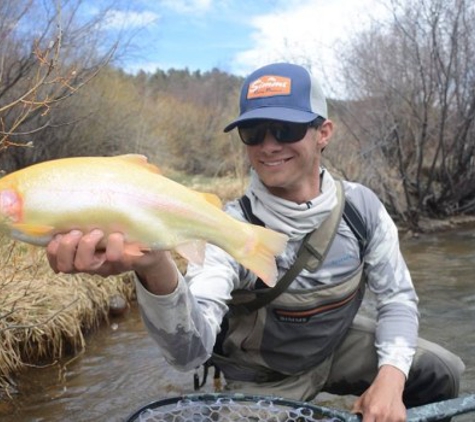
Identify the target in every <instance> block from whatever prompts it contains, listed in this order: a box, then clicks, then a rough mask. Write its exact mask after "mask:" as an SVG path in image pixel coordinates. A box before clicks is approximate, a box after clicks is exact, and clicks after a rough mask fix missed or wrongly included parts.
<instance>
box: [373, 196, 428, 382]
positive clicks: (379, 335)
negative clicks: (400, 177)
mask: <svg viewBox="0 0 475 422" xmlns="http://www.w3.org/2000/svg"><path fill="white" fill-rule="evenodd" d="M367 193H368V197H369V198H366V199H365V207H367V208H369V209H370V210H368V213H367V214H366V215H367V216H369V220H368V222H367V223H368V226H369V233H370V241H369V244H368V248H367V250H366V253H365V275H366V278H367V282H368V287H369V289H370V291H372V292H373V293H374V295H375V297H376V310H377V327H376V344H375V345H376V349H377V353H378V360H379V366H382V365H386V364H389V365H392V366H395V367H396V368H398V369H400V370H401V371H402V372H403V373H404V374H405V375H406V377H407V375H408V373H409V369H410V367H411V364H412V360H413V357H414V354H415V351H416V347H417V338H418V329H419V313H418V309H417V304H418V297H417V294H416V291H415V289H414V285H413V283H412V279H411V275H410V273H409V270H408V268H407V265H406V263H405V260H404V258H403V256H402V253H401V250H400V244H399V236H398V230H397V227H396V225H395V224H394V222H393V220H392V219H391V217H390V216H389V214H388V213H387V211H386V209H385V208H384V206H383V204H382V203H381V202H380V201H379V199H378V198H377V197H376V195H375V194H374V193H372V192H371V191H369V190H367Z"/></svg>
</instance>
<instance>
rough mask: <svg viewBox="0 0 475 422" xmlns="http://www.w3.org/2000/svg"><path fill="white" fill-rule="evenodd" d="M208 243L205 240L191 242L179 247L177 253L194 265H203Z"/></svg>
mask: <svg viewBox="0 0 475 422" xmlns="http://www.w3.org/2000/svg"><path fill="white" fill-rule="evenodd" d="M205 248H206V242H205V241H204V240H193V241H191V242H187V243H183V244H181V245H178V246H177V247H176V248H175V250H176V252H177V253H178V254H179V255H180V256H182V257H183V258H185V259H186V260H187V261H190V262H192V263H193V264H198V265H203V262H204V259H205Z"/></svg>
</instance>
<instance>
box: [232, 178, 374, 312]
mask: <svg viewBox="0 0 475 422" xmlns="http://www.w3.org/2000/svg"><path fill="white" fill-rule="evenodd" d="M336 188H337V205H336V207H335V208H334V209H333V210H332V212H331V213H330V215H329V216H328V218H327V219H326V220H325V221H324V222H323V223H322V224H321V225H320V227H319V228H318V229H316V230H314V231H312V232H310V233H309V234H307V235H306V237H305V239H304V241H303V243H302V246H301V247H300V249H299V251H298V253H297V259H296V260H295V262H294V264H293V265H292V267H290V268H289V270H288V271H287V272H286V273H285V274H284V275H283V276H282V278H281V279H280V280H279V281H278V282H277V284H276V285H275V287H273V288H271V289H265V290H263V291H262V292H260V291H259V290H260V289H257V290H255V293H256V295H257V296H256V298H255V299H253V300H251V301H250V302H247V303H243V304H239V305H230V310H231V313H232V314H233V315H240V314H241V315H242V314H249V313H251V312H254V311H256V310H258V309H259V308H262V307H263V306H265V305H267V304H268V303H270V302H272V301H273V300H274V299H275V298H277V297H278V296H279V295H280V294H282V293H283V292H284V291H285V290H286V289H287V288H288V287H289V285H290V284H291V283H292V281H293V280H294V279H295V277H297V275H298V274H299V273H300V271H302V269H304V268H305V269H307V270H309V271H311V272H315V271H316V270H317V269H318V267H320V265H321V264H322V262H323V261H324V259H325V257H326V255H327V252H328V249H329V248H330V245H331V244H332V242H333V239H334V237H335V235H336V232H337V228H338V225H339V223H340V220H341V217H342V214H343V210H345V213H344V214H343V216H344V218H345V221H346V222H347V223H348V225H349V226H350V228H351V230H352V231H353V232H354V233H355V235H356V237H357V238H358V242H359V243H360V248H362V247H363V248H364V246H365V242H366V239H365V237H366V236H365V232H366V230H365V227H364V224H363V223H362V221H361V216H360V215H359V212H358V211H357V210H356V209H355V208H354V206H353V205H352V204H351V203H350V202H348V201H345V195H344V192H343V186H342V183H341V182H337V183H336ZM240 205H241V208H242V209H243V212H244V214H245V216H246V218H247V219H248V220H249V221H250V222H251V223H254V224H256V223H257V224H259V223H260V225H263V223H262V222H261V221H260V220H259V219H257V217H256V216H254V215H253V214H252V211H251V206H250V200H249V198H248V197H247V196H243V197H242V198H241V199H240ZM345 214H346V215H345ZM349 221H350V222H349ZM260 284H261V285H262V281H261V282H260Z"/></svg>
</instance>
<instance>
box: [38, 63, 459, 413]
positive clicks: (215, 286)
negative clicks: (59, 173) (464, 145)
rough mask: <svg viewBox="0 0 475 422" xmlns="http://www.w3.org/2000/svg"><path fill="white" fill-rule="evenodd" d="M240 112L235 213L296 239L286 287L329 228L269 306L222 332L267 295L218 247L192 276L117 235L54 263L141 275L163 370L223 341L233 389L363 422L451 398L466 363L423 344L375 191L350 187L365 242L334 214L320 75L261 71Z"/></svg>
mask: <svg viewBox="0 0 475 422" xmlns="http://www.w3.org/2000/svg"><path fill="white" fill-rule="evenodd" d="M240 107H241V113H240V116H239V117H238V118H237V119H236V120H235V121H234V122H232V123H231V124H229V125H228V126H227V127H226V128H225V131H226V132H227V131H230V130H232V129H234V128H237V130H238V131H239V135H240V137H241V139H242V141H243V142H244V143H245V144H246V145H247V153H248V156H249V160H250V163H251V166H252V174H251V183H250V186H249V188H248V190H247V192H246V196H247V198H248V203H247V206H245V205H241V203H240V202H239V201H233V202H231V203H229V204H227V207H226V210H227V212H228V213H230V214H231V215H233V216H234V217H236V218H238V219H248V220H251V221H256V222H262V223H263V224H265V225H266V226H267V227H269V228H271V229H274V230H277V231H280V232H283V233H285V234H287V235H288V236H289V239H290V240H289V242H288V246H287V249H286V251H285V252H284V253H283V254H282V255H281V256H278V257H277V258H276V260H277V265H278V270H279V277H283V276H284V275H285V274H286V273H287V270H289V269H290V268H291V267H292V264H293V263H294V262H295V261H296V258H297V255H298V250H299V248H300V246H301V245H302V243H304V242H306V240H304V239H306V238H307V235H308V234H309V233H311V232H312V231H313V230H314V229H315V228H320V230H317V233H318V232H319V231H322V230H323V227H330V226H331V225H330V223H329V222H330V221H334V222H335V223H334V226H335V228H334V230H330V235H329V236H327V240H324V241H321V242H320V241H319V242H320V243H325V242H326V243H327V244H328V250H325V251H324V253H323V255H324V259H323V262H322V263H321V264H320V265H319V266H314V267H308V266H307V267H306V268H304V269H302V270H301V271H300V270H299V271H298V272H297V275H296V276H295V277H292V278H291V279H290V282H291V283H290V286H289V287H288V288H287V289H286V290H285V291H284V292H282V293H281V294H280V295H277V297H276V298H274V300H273V301H272V302H270V303H268V304H264V305H263V306H262V307H261V308H259V309H257V310H251V311H250V312H244V313H239V312H232V313H230V314H229V315H228V316H229V318H226V321H227V322H228V324H227V329H225V328H224V324H223V318H225V316H226V314H227V312H228V310H229V307H230V303H231V302H233V304H234V305H236V303H237V302H240V303H241V304H242V303H244V304H246V303H247V302H246V301H247V298H248V297H254V296H255V293H256V292H258V293H257V295H258V294H259V291H260V292H262V291H264V292H265V291H268V289H266V288H265V286H264V289H263V286H262V282H260V281H259V280H257V278H256V276H255V275H254V274H252V273H251V272H249V271H248V270H246V269H245V268H243V267H242V266H240V265H239V264H238V263H237V262H235V261H234V260H233V259H232V258H231V257H230V256H229V255H227V254H226V253H225V252H224V251H222V250H221V249H219V248H218V247H216V246H213V245H208V247H207V250H206V259H205V263H204V265H203V266H201V267H198V266H192V265H190V266H189V268H188V271H187V274H186V279H185V278H184V277H183V276H182V275H181V274H180V273H179V272H178V271H177V268H176V265H175V263H174V262H173V260H172V258H171V255H170V253H169V252H167V251H153V252H150V253H146V254H145V255H144V256H142V257H136V256H128V255H127V254H126V253H125V252H124V238H123V236H122V235H121V234H120V233H117V234H113V235H110V236H109V238H108V239H107V247H106V251H105V252H104V251H102V252H101V251H96V246H97V245H98V243H99V242H100V241H101V240H102V238H103V236H104V235H103V233H102V232H100V231H99V230H94V231H92V232H90V233H86V234H82V233H79V232H77V231H73V232H71V233H69V234H65V235H61V236H57V237H56V238H55V239H54V240H53V241H52V242H51V243H50V244H49V245H48V249H47V252H48V258H49V262H50V265H51V267H52V268H53V269H54V270H55V271H62V272H76V271H82V272H87V273H92V274H100V275H102V276H107V275H111V274H118V273H121V272H124V271H129V270H133V271H135V273H136V274H137V282H136V284H137V297H138V302H139V305H140V308H141V312H142V316H143V320H144V323H145V325H146V327H147V329H148V330H149V332H150V334H151V335H152V337H153V338H154V339H155V340H156V341H157V343H158V344H159V345H160V346H161V348H162V350H163V353H164V355H165V358H166V359H167V361H168V362H169V363H170V364H172V365H174V366H175V367H177V368H180V369H183V370H191V369H194V368H196V367H198V366H199V365H201V364H202V363H204V362H205V361H206V360H207V359H208V358H209V357H210V356H211V354H212V351H213V347H214V345H215V341H216V337H217V335H218V333H219V332H220V331H221V335H222V336H223V337H224V340H220V341H219V344H218V346H219V348H220V350H219V351H218V352H217V353H215V354H214V355H213V361H214V362H215V363H216V364H217V365H218V366H219V367H220V368H221V370H222V371H223V373H224V376H225V378H226V388H227V389H228V390H231V391H242V392H247V393H258V394H266V395H277V396H280V397H287V398H291V399H298V400H310V399H313V398H314V397H315V396H316V395H317V394H318V393H319V392H320V391H327V392H330V393H335V394H353V395H357V396H358V398H357V400H356V401H355V404H354V407H353V411H354V412H358V413H361V414H362V415H363V421H364V422H372V421H377V422H393V421H404V420H405V415H406V407H408V406H416V405H421V404H425V403H429V402H432V401H439V400H444V399H448V398H453V397H456V396H457V394H458V388H459V380H460V376H461V374H462V372H463V370H464V365H463V363H462V361H461V360H460V359H459V358H458V357H457V356H455V355H453V354H452V353H450V352H448V351H447V350H445V349H443V348H441V347H439V346H437V345H435V344H433V343H429V342H427V341H424V340H422V339H418V337H417V335H418V334H417V333H418V311H417V301H418V299H417V296H416V293H415V291H414V287H413V284H412V281H411V278H410V275H409V272H408V269H407V267H406V264H405V262H404V259H403V257H402V256H401V253H400V249H399V241H398V233H397V229H396V226H395V225H394V223H393V221H392V220H391V218H390V217H389V215H388V214H387V212H386V210H385V209H384V206H383V205H382V203H381V202H380V201H379V200H378V199H377V197H376V196H375V195H374V193H373V192H371V191H370V190H369V189H367V188H365V187H363V186H361V185H359V184H356V183H349V182H344V183H343V185H342V186H343V187H342V189H341V191H343V193H344V198H345V199H346V202H348V203H350V204H352V205H353V207H354V208H355V209H356V214H357V215H359V216H360V217H359V218H360V220H361V222H362V225H363V226H364V231H365V232H366V234H367V239H361V238H358V236H357V234H356V233H355V230H354V229H353V228H352V227H351V226H352V224H351V223H350V222H349V221H348V220H347V219H346V218H341V219H340V218H339V217H340V214H337V213H336V212H335V210H337V209H339V207H340V208H342V207H343V205H342V204H343V202H344V201H345V199H339V192H340V186H341V185H340V184H339V183H337V182H336V181H335V180H334V179H333V178H332V176H331V175H330V174H329V172H328V171H327V170H325V169H324V168H322V166H321V163H320V161H321V155H322V151H323V149H324V148H325V147H326V146H327V145H328V143H329V141H330V138H331V136H332V133H333V123H332V121H331V120H329V119H328V115H327V104H326V100H325V97H324V96H323V93H322V90H321V88H320V86H319V84H318V83H317V81H316V80H315V78H314V77H313V76H312V75H311V74H310V73H309V72H308V71H307V70H306V69H304V68H303V67H300V66H297V65H292V64H287V63H277V64H271V65H268V66H264V67H262V68H260V69H258V70H256V71H255V72H253V73H252V74H251V75H250V76H249V77H248V78H247V79H246V80H245V82H244V85H243V88H242V92H241V100H240ZM243 204H244V202H243ZM245 216H246V217H245ZM324 249H325V248H324ZM317 261H318V259H317ZM365 287H367V288H369V290H371V291H372V292H373V293H374V294H375V297H376V309H377V318H376V321H375V322H373V321H371V320H369V319H365V318H363V317H362V316H361V315H359V314H358V315H356V313H357V311H358V308H359V305H360V303H361V300H362V296H363V293H364V289H365ZM236 301H237V302H236ZM232 309H237V308H232ZM355 315H356V316H355ZM222 324H223V325H222ZM222 326H223V329H222V330H221V327H222Z"/></svg>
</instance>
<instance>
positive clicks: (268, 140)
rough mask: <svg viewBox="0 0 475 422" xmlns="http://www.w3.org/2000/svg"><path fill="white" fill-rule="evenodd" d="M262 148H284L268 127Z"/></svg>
mask: <svg viewBox="0 0 475 422" xmlns="http://www.w3.org/2000/svg"><path fill="white" fill-rule="evenodd" d="M261 148H263V149H271V150H274V149H280V148H282V143H281V142H279V141H278V140H277V139H275V136H274V135H273V134H272V132H271V131H270V130H269V129H267V130H266V134H265V136H264V140H263V141H262V143H261Z"/></svg>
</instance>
